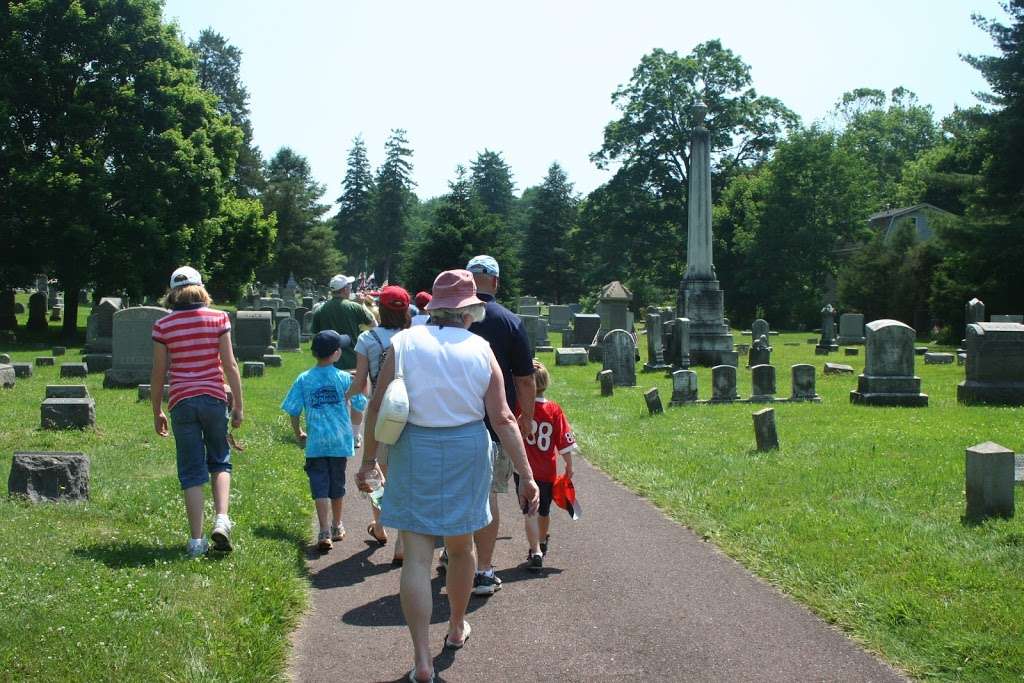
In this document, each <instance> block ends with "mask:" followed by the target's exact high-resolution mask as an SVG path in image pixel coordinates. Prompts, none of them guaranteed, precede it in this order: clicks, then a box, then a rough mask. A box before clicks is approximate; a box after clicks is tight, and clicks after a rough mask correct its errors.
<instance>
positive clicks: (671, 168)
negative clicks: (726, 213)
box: [591, 40, 798, 196]
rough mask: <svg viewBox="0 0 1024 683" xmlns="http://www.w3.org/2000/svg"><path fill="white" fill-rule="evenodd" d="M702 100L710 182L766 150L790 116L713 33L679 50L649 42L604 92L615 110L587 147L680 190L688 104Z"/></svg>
mask: <svg viewBox="0 0 1024 683" xmlns="http://www.w3.org/2000/svg"><path fill="white" fill-rule="evenodd" d="M697 101H703V102H704V103H705V104H706V105H707V106H708V113H707V117H706V119H705V125H706V126H707V128H708V130H709V131H710V132H711V148H712V153H713V157H714V158H713V162H714V168H713V173H714V175H715V176H716V188H721V187H722V186H723V185H724V181H725V179H726V178H727V177H728V176H729V175H731V174H732V173H733V172H735V171H736V170H738V169H741V168H744V167H749V166H750V165H752V164H755V163H757V162H758V161H761V160H763V159H764V158H766V157H767V155H768V154H769V152H770V151H771V150H772V148H774V146H775V145H776V143H777V142H778V141H779V139H780V138H781V137H782V135H783V134H784V133H785V131H786V130H789V129H792V128H793V127H795V126H796V125H797V123H798V117H797V115H796V114H794V113H793V112H792V111H790V110H789V109H788V108H787V107H786V106H785V105H783V104H782V102H780V101H779V100H777V99H775V98H773V97H766V96H764V95H759V94H758V93H757V91H756V90H755V89H754V88H753V86H752V79H751V75H750V67H749V66H748V65H747V64H746V63H744V62H743V60H742V59H740V57H738V56H737V55H736V54H734V53H733V52H732V51H731V50H728V49H726V48H724V47H722V44H721V42H720V41H718V40H710V41H707V42H704V43H701V44H700V45H698V46H697V47H695V48H694V49H693V51H692V52H691V53H690V54H688V55H686V56H683V57H681V56H679V55H678V54H677V53H675V52H667V51H665V50H661V49H657V50H654V51H653V52H651V53H650V54H648V55H645V56H644V57H643V58H642V59H641V60H640V64H639V65H638V66H637V67H636V68H635V69H634V70H633V76H632V78H631V79H630V81H629V83H627V84H625V85H622V86H620V87H619V88H618V89H617V90H616V91H615V92H614V93H613V94H612V103H613V104H614V105H615V106H616V107H617V108H618V109H619V111H621V112H622V116H621V117H620V118H618V119H616V120H615V121H612V122H611V123H609V124H608V125H607V126H606V127H605V129H604V143H603V144H602V146H601V149H600V150H599V151H597V152H596V153H595V154H593V155H592V157H591V158H592V159H593V161H594V162H595V163H597V165H598V166H600V167H605V166H608V165H610V164H612V163H613V162H617V163H621V164H624V165H627V166H630V167H634V168H635V169H636V171H637V173H638V175H639V178H640V179H641V180H643V181H644V183H645V184H649V185H650V186H651V187H652V188H654V189H655V190H656V191H657V192H658V193H659V194H662V195H664V194H674V195H679V196H681V195H683V194H684V190H685V187H686V181H687V178H688V177H689V171H690V157H689V140H690V133H691V130H692V121H693V117H692V114H691V107H692V106H693V105H694V104H695V103H696V102H697Z"/></svg>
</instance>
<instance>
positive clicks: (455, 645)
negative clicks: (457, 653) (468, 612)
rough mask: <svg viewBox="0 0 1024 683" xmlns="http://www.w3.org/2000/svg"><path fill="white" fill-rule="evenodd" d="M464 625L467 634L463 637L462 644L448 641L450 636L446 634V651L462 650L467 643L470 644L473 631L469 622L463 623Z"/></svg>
mask: <svg viewBox="0 0 1024 683" xmlns="http://www.w3.org/2000/svg"><path fill="white" fill-rule="evenodd" d="M462 624H463V631H465V633H464V634H463V636H462V642H461V643H453V642H451V641H450V640H448V634H447V633H446V634H445V636H444V649H446V650H461V649H462V648H464V647H465V646H466V643H468V642H469V636H470V635H471V634H472V633H473V629H472V628H471V627H470V625H469V622H468V621H464V622H462Z"/></svg>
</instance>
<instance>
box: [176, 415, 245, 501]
mask: <svg viewBox="0 0 1024 683" xmlns="http://www.w3.org/2000/svg"><path fill="white" fill-rule="evenodd" d="M171 430H172V431H173V432H174V446H175V448H176V449H177V451H178V481H179V482H181V488H183V489H188V488H192V487H193V486H202V485H203V484H205V483H206V482H208V481H209V480H210V475H211V474H213V473H215V472H230V471H231V449H230V448H229V447H228V404H227V403H225V402H224V401H221V400H219V399H216V398H213V397H212V396H193V397H192V398H186V399H182V400H181V401H179V402H178V403H176V404H174V408H172V409H171Z"/></svg>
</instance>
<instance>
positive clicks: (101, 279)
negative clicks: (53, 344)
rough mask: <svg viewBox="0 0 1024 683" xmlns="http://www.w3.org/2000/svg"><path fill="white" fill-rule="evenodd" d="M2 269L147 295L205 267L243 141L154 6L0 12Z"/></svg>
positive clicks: (33, 7) (70, 327) (111, 4)
mask: <svg viewBox="0 0 1024 683" xmlns="http://www.w3.org/2000/svg"><path fill="white" fill-rule="evenodd" d="M0 18H2V21H0V114H2V118H3V121H4V124H3V126H2V127H0V197H3V200H2V201H0V205H2V206H3V208H2V209H0V220H2V221H3V226H2V231H3V233H4V234H5V235H6V236H7V238H8V239H9V243H11V244H15V245H17V248H15V249H10V248H8V249H4V250H0V274H3V275H4V276H8V277H9V276H10V275H12V274H13V275H18V274H19V273H23V272H24V271H25V270H28V269H31V270H42V269H45V270H47V271H49V272H51V273H53V274H55V275H56V276H57V277H58V278H59V279H60V281H61V283H62V285H63V287H64V290H65V299H64V300H65V305H66V306H67V310H66V315H65V319H64V334H65V336H68V337H71V336H74V334H75V332H76V329H75V324H76V321H77V302H78V289H79V288H80V287H83V286H86V285H88V284H90V283H92V284H95V285H96V287H97V289H98V291H99V292H100V293H104V292H110V291H113V290H120V289H123V288H127V289H129V290H132V291H135V292H149V293H156V292H159V291H161V290H162V289H163V288H164V287H165V286H166V277H167V273H169V272H170V271H171V269H172V268H173V267H174V266H175V265H179V264H180V263H183V262H191V263H193V265H196V266H198V267H200V268H202V267H204V260H205V256H206V254H207V252H208V250H209V246H210V243H211V240H212V234H211V231H210V229H209V225H210V224H209V222H208V219H210V218H212V217H214V216H216V215H217V214H218V211H219V209H220V204H221V199H222V194H223V193H222V187H223V184H224V180H225V179H226V178H228V177H230V176H231V174H232V172H233V170H234V162H235V157H236V154H237V149H238V146H239V141H240V139H241V137H242V133H241V131H240V130H239V129H238V128H237V127H236V126H234V125H232V124H231V121H230V119H229V118H228V117H227V116H223V115H221V114H220V113H218V111H217V109H216V99H215V98H214V96H213V95H211V94H209V93H207V92H206V91H204V90H203V89H202V88H201V87H200V86H199V84H198V83H197V82H196V74H195V68H194V67H195V62H194V59H193V56H192V54H191V52H189V50H188V48H187V47H186V46H185V45H184V44H183V43H182V42H181V41H180V40H179V39H178V37H177V35H176V29H175V27H174V26H171V25H167V24H164V23H163V21H162V19H161V6H160V3H159V2H156V1H155V0H78V1H75V2H47V1H44V0H25V1H23V2H5V3H3V6H2V7H0Z"/></svg>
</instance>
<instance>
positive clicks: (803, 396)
mask: <svg viewBox="0 0 1024 683" xmlns="http://www.w3.org/2000/svg"><path fill="white" fill-rule="evenodd" d="M790 377H791V381H790V384H791V385H792V388H791V391H790V395H789V400H790V401H796V402H799V401H815V402H818V401H821V396H818V390H817V388H816V387H815V376H814V366H813V365H807V364H806V363H798V364H797V365H794V366H792V367H791V368H790Z"/></svg>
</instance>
